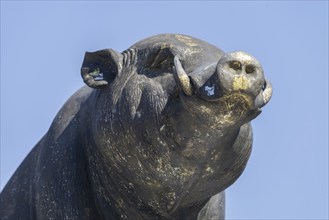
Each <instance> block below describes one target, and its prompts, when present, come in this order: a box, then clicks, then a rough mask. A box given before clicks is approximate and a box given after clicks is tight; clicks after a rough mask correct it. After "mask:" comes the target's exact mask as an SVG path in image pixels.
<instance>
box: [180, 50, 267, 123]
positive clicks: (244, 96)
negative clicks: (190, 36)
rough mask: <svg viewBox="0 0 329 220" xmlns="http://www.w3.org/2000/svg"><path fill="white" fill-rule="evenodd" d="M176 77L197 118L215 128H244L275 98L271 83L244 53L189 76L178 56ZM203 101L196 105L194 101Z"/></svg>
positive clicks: (258, 66) (186, 102)
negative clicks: (234, 126) (229, 126)
mask: <svg viewBox="0 0 329 220" xmlns="http://www.w3.org/2000/svg"><path fill="white" fill-rule="evenodd" d="M174 64H175V71H174V76H175V79H176V82H177V83H178V84H179V86H180V88H181V90H182V91H183V95H182V96H181V97H182V100H183V102H184V104H185V106H186V109H188V110H189V111H195V112H198V113H199V114H200V112H201V114H200V115H199V116H198V117H201V118H203V119H205V120H206V119H207V118H209V119H211V120H213V121H214V122H215V123H214V126H220V127H221V125H226V126H227V125H230V124H231V125H238V126H240V125H242V124H244V123H246V122H248V121H251V120H252V119H254V118H255V117H256V116H257V115H259V114H260V112H261V108H262V107H263V106H264V105H266V104H267V103H268V102H269V100H270V98H271V96H272V86H271V83H270V82H269V81H268V80H266V79H265V77H264V72H263V68H262V66H261V65H260V63H259V62H258V61H257V60H256V58H254V57H253V56H251V55H249V54H247V53H245V52H242V51H237V52H232V53H228V54H224V55H223V56H222V57H221V58H220V60H219V61H218V63H217V64H216V65H215V64H214V65H210V66H207V67H205V68H204V69H203V70H199V71H195V72H192V73H190V74H187V73H186V72H185V71H184V68H183V66H182V64H181V62H180V60H179V58H178V57H177V56H176V57H175V60H174ZM200 98H201V100H203V101H201V103H200V104H199V103H198V104H196V102H195V101H196V100H195V99H200Z"/></svg>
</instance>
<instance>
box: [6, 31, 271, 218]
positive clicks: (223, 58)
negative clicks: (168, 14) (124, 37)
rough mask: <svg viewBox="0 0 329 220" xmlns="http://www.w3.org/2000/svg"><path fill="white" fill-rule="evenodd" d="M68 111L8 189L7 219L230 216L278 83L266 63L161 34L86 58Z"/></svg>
mask: <svg viewBox="0 0 329 220" xmlns="http://www.w3.org/2000/svg"><path fill="white" fill-rule="evenodd" d="M81 75H82V78H83V80H84V82H85V83H86V84H87V85H88V86H84V87H82V88H81V89H80V90H78V91H77V92H76V93H75V94H74V95H73V96H72V97H71V98H70V99H69V100H68V101H67V102H66V103H65V104H64V106H63V107H62V109H61V110H60V111H59V113H58V114H57V116H56V117H55V119H54V121H53V123H52V125H51V127H50V129H49V131H48V132H47V134H46V135H45V136H44V137H43V138H42V139H41V140H40V142H39V143H38V144H37V145H36V146H35V147H34V149H33V150H32V151H31V152H30V153H29V155H28V156H27V157H26V159H25V160H24V161H23V162H22V164H21V165H20V167H19V168H18V169H17V171H16V172H15V174H14V175H13V177H12V178H11V179H10V181H9V182H8V184H7V185H6V187H5V188H4V190H3V191H2V193H1V219H2V220H5V219H15V220H17V219H40V220H44V219H60V220H62V219H77V220H81V219H97V220H100V219H134V220H138V219H152V220H153V219H198V220H201V219H203V220H204V219H223V218H224V210H225V198H224V190H225V189H226V188H227V187H228V186H230V185H231V184H232V183H233V182H234V181H236V180H237V178H238V177H239V176H240V175H241V173H242V172H243V170H244V168H245V166H246V164H247V161H248V158H249V156H250V152H251V146H252V128H251V125H250V123H249V122H250V121H251V120H252V119H254V118H255V117H257V116H258V115H259V114H260V112H261V108H262V107H263V106H264V105H265V104H266V103H267V102H268V101H269V99H270V98H271V95H272V87H271V84H270V82H269V81H267V80H265V78H264V73H263V69H262V67H261V65H260V63H259V62H258V61H257V60H256V59H255V58H254V57H252V56H251V55H249V54H247V53H244V52H241V51H238V52H232V53H224V52H223V51H222V50H220V49H218V48H217V47H215V46H213V45H210V44H208V43H206V42H204V41H201V40H198V39H195V38H192V37H189V36H185V35H174V34H163V35H157V36H153V37H150V38H147V39H144V40H142V41H140V42H137V43H136V44H134V45H133V46H131V47H130V48H129V49H128V50H126V51H124V52H122V53H118V52H116V51H114V50H112V49H106V50H101V51H96V52H92V53H89V52H87V53H86V54H85V58H84V61H83V64H82V68H81Z"/></svg>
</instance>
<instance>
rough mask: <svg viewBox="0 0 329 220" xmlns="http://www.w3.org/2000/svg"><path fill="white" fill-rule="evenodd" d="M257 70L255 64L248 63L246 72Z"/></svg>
mask: <svg viewBox="0 0 329 220" xmlns="http://www.w3.org/2000/svg"><path fill="white" fill-rule="evenodd" d="M254 72H255V66H254V65H247V66H246V73H247V74H251V73H254Z"/></svg>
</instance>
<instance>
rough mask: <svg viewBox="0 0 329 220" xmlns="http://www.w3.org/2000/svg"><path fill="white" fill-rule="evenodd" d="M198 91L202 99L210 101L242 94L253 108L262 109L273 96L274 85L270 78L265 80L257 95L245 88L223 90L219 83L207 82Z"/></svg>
mask: <svg viewBox="0 0 329 220" xmlns="http://www.w3.org/2000/svg"><path fill="white" fill-rule="evenodd" d="M197 93H198V94H197V95H198V96H200V97H201V98H202V99H204V100H205V101H210V102H218V101H220V100H222V99H223V98H227V97H231V95H234V96H241V97H243V99H244V100H246V101H247V102H248V103H250V104H249V106H250V108H251V109H261V108H262V107H263V106H264V105H266V104H267V103H268V102H269V101H270V99H271V97H272V85H271V83H270V82H269V81H268V80H265V81H264V84H263V85H262V88H261V91H260V92H259V94H258V95H257V96H255V94H252V93H251V92H248V91H245V90H233V91H223V89H222V88H220V86H219V85H218V84H217V83H206V84H205V85H203V86H202V87H201V88H200V89H199V91H198V92H197Z"/></svg>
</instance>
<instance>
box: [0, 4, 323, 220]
mask: <svg viewBox="0 0 329 220" xmlns="http://www.w3.org/2000/svg"><path fill="white" fill-rule="evenodd" d="M159 33H182V34H188V35H191V36H194V37H198V38H201V39H203V40H205V41H208V42H210V43H212V44H214V45H216V46H218V47H220V48H222V49H223V50H225V51H233V50H244V51H247V52H249V53H251V54H253V55H254V56H255V57H257V58H258V59H259V60H260V62H261V63H262V65H263V67H264V69H265V72H266V75H267V77H268V79H269V80H271V81H272V84H273V86H274V95H273V98H272V100H271V102H270V103H269V104H268V105H267V106H266V107H265V108H264V111H263V113H262V114H261V115H260V116H259V117H258V118H257V119H256V120H255V121H254V122H253V127H254V148H253V152H252V156H251V158H250V160H249V163H248V166H247V168H246V170H245V172H244V173H243V175H242V176H241V177H240V179H239V180H238V181H237V182H236V183H235V184H233V185H232V186H231V187H230V188H229V189H228V190H227V206H226V212H227V219H328V1H289V2H285V1H278V2H276V1H250V2H249V1H232V2H229V1H218V2H216V1H209V2H201V1H193V2H192V1H191V2H189V1H183V2H174V1H170V2H150V1H144V2H137V1H130V2H128V1H125V2H119V1H118V2H105V1H98V2H96V1H95V2H94V1H80V2H78V1H70V2H64V1H51V2H49V1H44V2H42V1H34V2H28V1H1V189H2V188H3V186H4V185H5V184H6V182H7V181H8V179H9V178H10V176H11V175H12V174H13V172H14V171H15V169H16V168H17V167H18V165H19V164H20V163H21V161H22V160H23V159H24V157H25V156H26V155H27V153H28V152H29V151H30V150H31V149H32V147H33V146H34V145H35V144H36V143H37V141H38V140H39V139H40V138H41V137H42V136H43V135H44V134H45V133H46V131H47V129H48V128H49V125H50V123H51V122H52V120H53V118H54V116H55V114H56V113H57V111H58V110H59V109H60V107H61V106H62V105H63V104H64V102H65V100H66V99H67V98H68V97H69V96H70V95H71V94H72V93H73V92H74V91H75V90H77V89H78V88H79V87H81V86H82V85H83V82H82V80H81V78H80V72H79V70H80V66H81V63H82V59H83V56H84V52H85V51H95V50H100V49H104V48H113V49H115V50H117V51H122V50H125V49H126V48H128V47H129V46H130V45H132V44H133V43H135V42H136V41H138V40H141V39H143V38H145V37H148V36H151V35H154V34H159Z"/></svg>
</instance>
